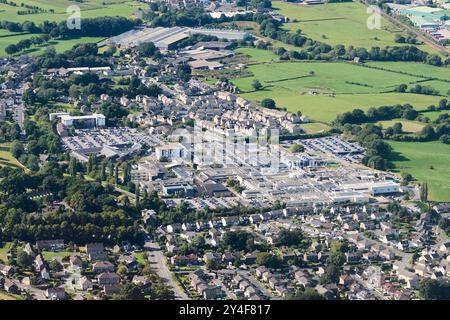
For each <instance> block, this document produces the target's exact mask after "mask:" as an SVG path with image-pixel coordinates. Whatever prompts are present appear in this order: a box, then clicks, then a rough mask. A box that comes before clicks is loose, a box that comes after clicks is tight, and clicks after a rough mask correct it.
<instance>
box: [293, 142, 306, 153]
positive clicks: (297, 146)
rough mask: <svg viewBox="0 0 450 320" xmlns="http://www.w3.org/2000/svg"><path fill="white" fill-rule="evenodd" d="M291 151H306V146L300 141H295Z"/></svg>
mask: <svg viewBox="0 0 450 320" xmlns="http://www.w3.org/2000/svg"><path fill="white" fill-rule="evenodd" d="M289 151H291V152H292V153H300V152H305V147H304V146H303V145H301V144H298V143H294V144H293V145H292V146H291V147H290V148H289Z"/></svg>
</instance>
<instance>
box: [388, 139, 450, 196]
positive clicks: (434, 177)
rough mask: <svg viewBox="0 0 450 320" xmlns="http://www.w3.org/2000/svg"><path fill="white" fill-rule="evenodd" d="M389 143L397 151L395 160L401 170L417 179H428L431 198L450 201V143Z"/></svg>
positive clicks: (422, 180) (397, 167)
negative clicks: (431, 167)
mask: <svg viewBox="0 0 450 320" xmlns="http://www.w3.org/2000/svg"><path fill="white" fill-rule="evenodd" d="M389 144H390V145H391V146H392V147H393V149H394V151H395V153H396V156H395V157H394V159H393V160H394V164H395V166H396V169H397V170H398V171H399V172H408V173H410V174H412V175H413V177H414V178H416V179H417V180H419V181H421V182H424V181H426V182H427V183H428V187H429V198H430V200H433V201H450V166H449V163H450V145H446V144H443V143H441V142H439V141H433V142H423V143H419V142H395V141H389ZM430 166H433V167H434V169H430Z"/></svg>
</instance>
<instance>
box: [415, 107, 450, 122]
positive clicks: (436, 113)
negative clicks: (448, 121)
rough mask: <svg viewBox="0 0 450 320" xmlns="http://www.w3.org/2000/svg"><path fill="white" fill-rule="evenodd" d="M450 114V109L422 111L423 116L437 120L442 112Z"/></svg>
mask: <svg viewBox="0 0 450 320" xmlns="http://www.w3.org/2000/svg"><path fill="white" fill-rule="evenodd" d="M444 113H447V114H450V111H449V110H440V111H426V112H425V111H424V112H421V113H420V115H421V116H423V117H427V118H428V119H430V120H431V121H434V120H436V119H437V118H438V117H439V116H440V115H441V114H444Z"/></svg>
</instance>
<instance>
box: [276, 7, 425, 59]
mask: <svg viewBox="0 0 450 320" xmlns="http://www.w3.org/2000/svg"><path fill="white" fill-rule="evenodd" d="M272 3H273V7H274V8H275V9H278V10H279V13H281V14H283V15H285V16H287V17H289V18H290V19H291V22H289V23H287V24H286V28H287V29H289V30H292V31H296V30H298V29H300V30H302V32H303V33H304V34H306V35H307V36H309V37H310V38H312V39H314V40H318V41H323V42H326V43H328V44H331V45H336V44H343V45H345V46H349V45H352V46H354V47H364V48H369V49H370V48H371V47H374V46H377V47H385V46H395V45H397V46H399V45H402V44H398V43H395V42H394V38H395V34H403V32H402V31H401V30H399V29H398V28H397V27H395V26H394V25H393V24H392V23H390V22H389V21H387V20H385V19H384V18H383V19H382V20H381V29H373V30H370V29H369V28H368V27H367V20H368V18H369V14H368V13H367V11H366V10H367V8H366V6H365V5H363V4H361V3H359V2H356V1H355V2H345V3H326V4H321V5H314V6H305V5H299V4H294V3H286V2H281V1H273V2H272ZM294 19H295V20H296V21H295V20H294ZM418 47H419V48H420V49H422V50H425V51H430V50H432V49H431V48H429V47H427V46H418Z"/></svg>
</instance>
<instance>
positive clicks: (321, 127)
mask: <svg viewBox="0 0 450 320" xmlns="http://www.w3.org/2000/svg"><path fill="white" fill-rule="evenodd" d="M302 128H303V129H304V130H305V131H306V133H319V132H323V131H326V130H329V129H330V127H329V126H328V125H326V124H324V123H320V122H311V123H305V124H302Z"/></svg>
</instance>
